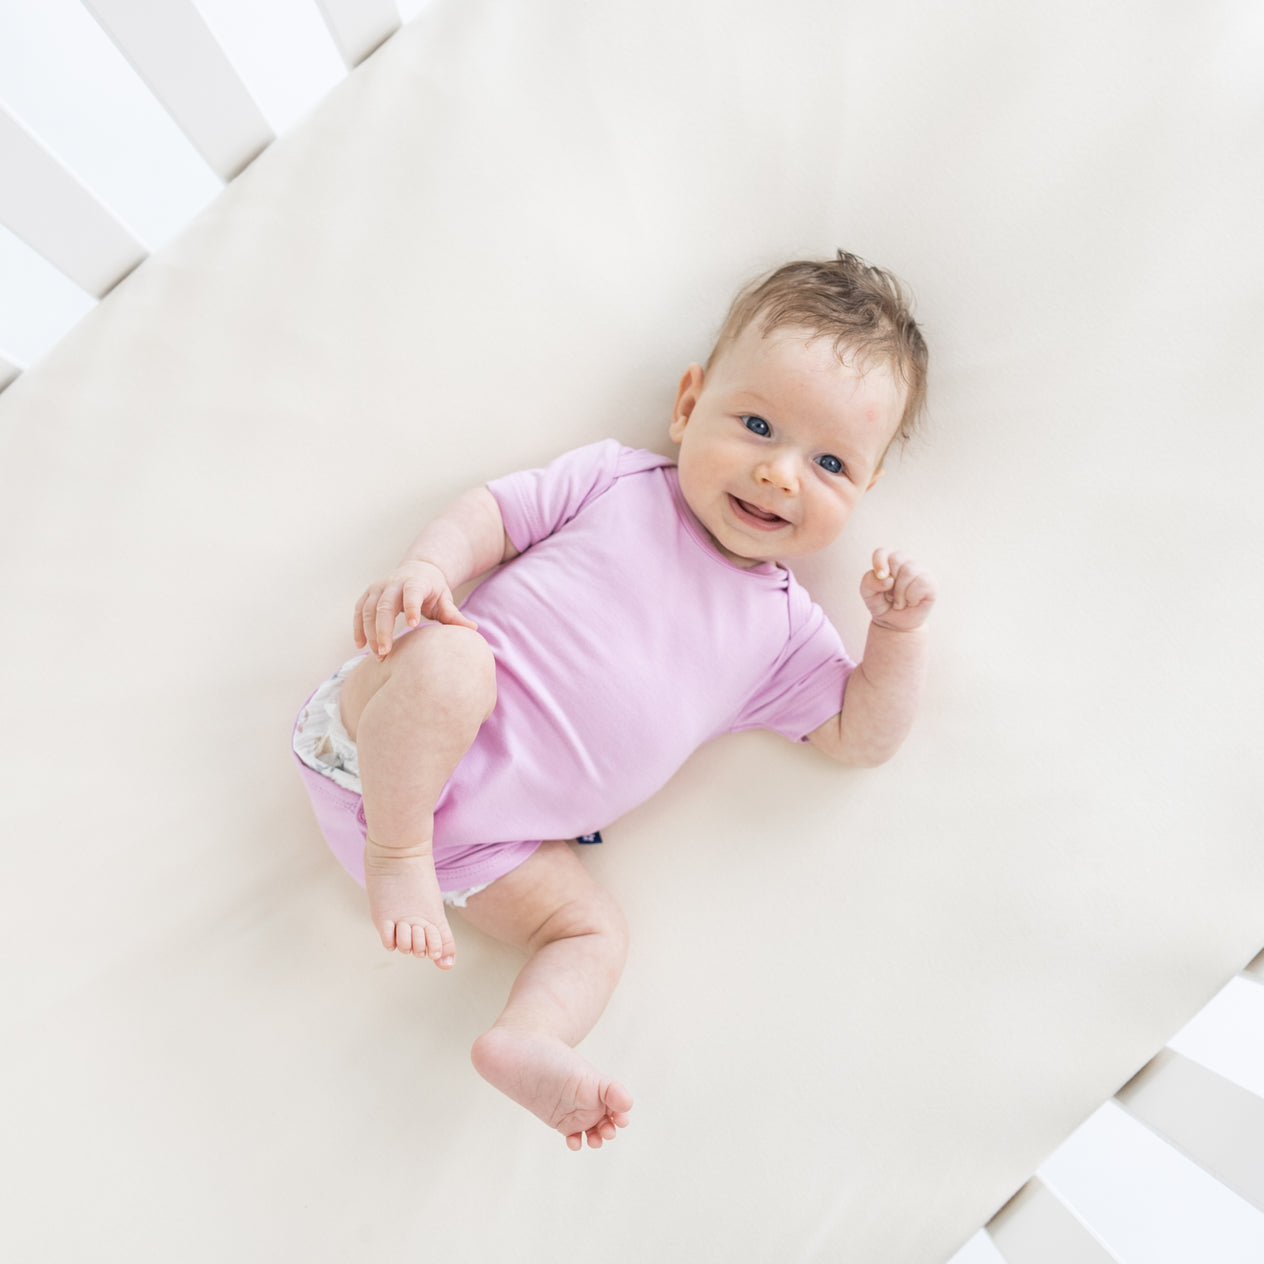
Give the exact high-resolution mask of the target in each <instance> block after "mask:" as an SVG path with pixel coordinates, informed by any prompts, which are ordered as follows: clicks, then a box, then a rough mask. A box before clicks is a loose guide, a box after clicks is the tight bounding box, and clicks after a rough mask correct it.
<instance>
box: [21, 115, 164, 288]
mask: <svg viewBox="0 0 1264 1264" xmlns="http://www.w3.org/2000/svg"><path fill="white" fill-rule="evenodd" d="M0 170H3V171H4V173H5V178H4V180H3V181H0V221H3V222H4V224H5V225H6V226H7V227H8V228H10V229H12V231H13V232H15V233H16V234H17V235H18V236H19V237H21V238H22V240H23V241H25V242H26V243H27V245H29V246H31V247H32V249H34V250H36V251H38V252H39V253H40V254H41V255H43V256H44V258H45V259H47V260H48V261H49V263H51V264H53V265H54V267H56V268H58V269H60V270H61V271H62V272H64V273H65V274H66V276H68V277H69V278H70V279H71V280H72V281H73V282H74V283H75V284H76V285H77V286H79V288H80V289H82V290H84V291H85V292H87V293H88V294H91V295H92V296H93V297H94V298H101V297H103V296H104V295H105V294H106V293H108V292H109V291H110V290H111V289H113V288H114V286H115V285H117V284H118V282H119V281H121V280H122V279H123V278H124V277H125V276H126V275H127V274H128V273H129V272H130V271H131V270H132V269H133V268H134V267H136V265H137V264H138V263H140V262H141V260H143V259H144V258H145V256H146V255H147V254H148V251H147V250H146V248H145V247H144V245H142V244H141V242H140V241H138V240H137V239H136V238H135V237H134V236H133V235H132V233H131V232H130V230H129V229H127V228H126V227H125V226H124V225H123V224H122V223H121V222H120V221H119V220H118V219H116V218H115V216H114V215H113V213H112V212H111V211H110V210H109V208H108V207H106V206H105V205H104V204H103V203H102V202H101V201H100V200H99V199H98V198H97V197H96V195H95V194H93V193H92V192H91V191H90V190H89V189H87V188H86V187H85V186H84V185H83V184H81V183H80V182H79V181H78V180H77V179H76V178H75V176H74V175H73V173H72V172H71V171H69V170H68V169H67V168H66V167H65V166H64V165H63V164H62V162H61V161H60V160H59V159H58V158H57V157H56V155H54V154H53V153H51V152H50V151H49V150H48V149H46V148H45V147H44V145H43V144H42V143H41V141H40V140H39V138H38V137H37V136H36V135H35V134H34V133H33V132H31V131H30V130H29V129H28V128H27V127H26V126H25V125H24V124H23V123H22V122H21V120H20V119H18V118H15V117H14V115H13V114H11V113H10V112H9V110H8V109H7V108H6V107H5V106H4V105H3V104H0Z"/></svg>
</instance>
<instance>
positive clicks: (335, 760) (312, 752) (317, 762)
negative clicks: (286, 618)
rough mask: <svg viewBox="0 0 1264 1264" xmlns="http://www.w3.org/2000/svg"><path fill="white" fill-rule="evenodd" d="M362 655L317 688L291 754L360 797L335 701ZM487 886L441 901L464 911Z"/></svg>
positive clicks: (355, 756)
mask: <svg viewBox="0 0 1264 1264" xmlns="http://www.w3.org/2000/svg"><path fill="white" fill-rule="evenodd" d="M364 658H365V655H363V654H357V655H356V656H355V658H351V659H348V660H347V661H346V662H345V663H343V665H342V666H341V667H339V668H338V670H337V671H336V672H334V674H333V675H332V676H330V678H329V679H328V680H327V681H325V683H324V684H323V685H321V687H320V688H319V689H317V690H316V692H315V693H314V694H312V696H311V699H310V700H309V702H308V704H307V706H306V707H304V708H303V711H302V714H300V716H299V718H298V724H297V726H296V727H295V730H294V753H295V754H296V755H297V756H298V757H299V759H301V760H302V761H303V763H305V764H306V765H307V766H308V767H309V768H311V769H313V770H315V771H316V772H318V773H320V775H321V776H322V777H328V778H329V780H330V781H334V782H337V784H338V785H340V786H342V787H343V789H345V790H351V791H354V792H355V793H356V794H363V793H364V791H363V790H361V788H360V756H359V752H358V751H357V750H356V744H355V742H353V741H352V740H351V735H350V734H349V733H348V732H347V730H346V728H345V727H344V726H343V723H342V709H341V707H340V706H339V702H338V699H339V697H340V696H341V694H342V682H343V681H344V680H346V678H347V677H348V676H350V675H351V673H352V671H353V670H354V669H355V668H356V667H357V666H359V664H360V663H361V662H362V661H363V659H364ZM490 885H491V884H490V883H487V882H484V883H482V884H481V885H479V886H476V887H464V888H462V889H461V890H460V891H445V892H444V893H443V902H444V903H445V904H450V905H453V906H454V907H456V908H464V907H465V901H466V900H468V899H469V898H470V896H471V895H475V894H477V892H479V891H485V890H486V889H487V888H488V886H490Z"/></svg>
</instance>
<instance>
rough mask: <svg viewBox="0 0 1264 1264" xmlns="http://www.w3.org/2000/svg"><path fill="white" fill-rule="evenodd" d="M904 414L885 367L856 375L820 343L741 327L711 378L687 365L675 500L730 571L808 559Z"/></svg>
mask: <svg viewBox="0 0 1264 1264" xmlns="http://www.w3.org/2000/svg"><path fill="white" fill-rule="evenodd" d="M903 409H904V392H903V390H902V388H901V387H900V386H899V384H898V383H897V382H896V380H895V378H894V376H893V374H892V372H891V369H890V368H889V367H888V366H885V365H879V366H875V367H873V368H871V369H869V370H868V371H866V372H864V373H857V372H856V371H855V370H854V369H850V368H847V367H845V366H844V365H842V364H840V363H839V361H838V357H837V356H836V355H835V354H834V349H833V346H832V345H831V342H830V340H829V339H826V338H818V339H816V340H815V341H812V342H809V341H808V333H807V331H803V330H797V329H781V330H774V331H773V333H772V334H770V335H769V336H768V337H767V338H765V337H764V336H763V335H762V334H761V333H760V332H759V329H758V326H757V325H750V326H748V327H747V328H746V329H745V330H743V331H742V333H741V334H740V335H739V337H738V338H737V340H736V341H735V342H734V343H733V345H732V346H731V347H729V348H728V350H727V351H725V352H724V353H723V354H722V355H721V356H720V357H719V358H718V359H717V360H716V361H715V363H714V364H712V366H711V369H710V371H709V372H707V373H704V372H703V370H702V369H701V368H700V367H699V366H698V365H696V364H691V365H690V366H689V368H688V370H687V371H686V372H685V376H684V379H683V380H682V381H681V384H680V391H679V393H678V395H677V398H676V408H675V412H674V414H673V418H672V424H671V436H672V438H673V439H674V440H675V441H676V442H677V443H679V444H680V460H679V470H680V489H681V492H682V494H683V495H684V497H685V501H686V503H687V504H688V505H689V508H690V509H692V510H693V512H694V515H695V516H696V517H697V519H698V520H699V521H700V522H701V523H702V525H703V526H704V527H705V528H706V530H707V532H708V533H709V534H710V536H711V538H712V540H714V541H715V544H716V547H717V548H718V549H719V550H720V552H721V553H723V554H724V555H725V556H726V557H727V558H728V559H729V560H730V561H732V562H735V563H736V564H737V565H739V566H747V567H749V566H755V565H757V564H758V563H759V562H765V561H767V562H771V561H782V560H785V559H788V558H792V557H802V556H804V555H805V554H807V553H815V552H816V551H817V550H819V549H823V548H825V547H826V546H827V545H828V544H830V543H831V542H832V541H833V540H835V539H836V538H837V537H838V534H839V532H841V531H842V529H843V527H844V526H845V525H846V523H847V519H848V518H849V517H850V516H851V513H852V510H853V509H854V508H855V507H856V505H857V503H858V502H859V500H860V498H861V496H863V495H864V493H865V492H866V491H868V490H869V488H870V487H872V486H873V485H874V483H876V482H877V481H878V478H879V476H880V474H881V472H882V471H881V462H882V455H883V453H884V452H885V451H886V448H887V445H888V443H890V441H891V438H892V436H893V435H894V434H895V430H896V427H897V426H898V425H899V421H900V416H901V413H902V412H903Z"/></svg>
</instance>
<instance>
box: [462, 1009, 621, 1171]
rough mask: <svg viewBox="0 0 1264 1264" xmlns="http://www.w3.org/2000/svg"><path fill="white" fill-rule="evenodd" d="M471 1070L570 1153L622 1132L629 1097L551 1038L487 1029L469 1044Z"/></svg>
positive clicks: (612, 1137)
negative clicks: (556, 1134) (524, 1110)
mask: <svg viewBox="0 0 1264 1264" xmlns="http://www.w3.org/2000/svg"><path fill="white" fill-rule="evenodd" d="M471 1057H472V1058H473V1061H474V1067H475V1069H476V1070H477V1071H478V1073H479V1074H480V1075H481V1076H482V1077H483V1079H485V1080H486V1081H487V1082H488V1083H489V1084H491V1085H492V1086H493V1087H495V1088H498V1089H500V1091H501V1092H502V1093H504V1094H505V1095H506V1096H508V1097H512V1098H513V1100H514V1101H515V1102H517V1103H518V1104H519V1105H520V1106H525V1107H526V1108H527V1109H528V1110H529V1111H530V1112H531V1113H532V1114H533V1115H534V1116H535V1117H536V1118H537V1119H542V1120H543V1121H544V1122H545V1123H546V1124H548V1126H549V1127H550V1128H556V1129H557V1130H558V1132H560V1133H561V1134H562V1135H563V1136H564V1137H565V1138H566V1144H567V1145H568V1146H570V1148H571V1149H572V1150H582V1149H583V1148H584V1137H585V1135H586V1136H587V1137H588V1144H589V1146H590V1147H591V1148H592V1149H594V1150H599V1149H601V1144H602V1142H603V1141H611V1140H613V1139H614V1136H615V1130H616V1129H618V1128H626V1127H627V1125H628V1111H630V1110H631V1109H632V1094H631V1093H629V1092H628V1090H627V1089H626V1088H624V1087H623V1085H622V1084H620V1083H619V1082H618V1081H617V1080H611V1079H606V1078H604V1077H603V1076H601V1075H600V1074H598V1072H597V1071H596V1069H595V1068H594V1067H593V1066H592V1065H591V1064H590V1063H588V1062H586V1061H585V1060H584V1059H583V1058H581V1057H580V1056H579V1054H577V1053H576V1052H575V1050H574V1049H572V1048H571V1047H570V1046H569V1045H568V1044H566V1043H565V1042H564V1041H562V1040H559V1039H558V1038H557V1037H556V1036H546V1035H543V1034H541V1033H539V1032H533V1031H521V1030H517V1029H513V1030H511V1029H507V1028H504V1027H493V1028H492V1029H491V1031H489V1032H487V1033H486V1034H485V1035H482V1036H480V1037H479V1038H478V1039H477V1040H476V1041H475V1042H474V1048H473V1050H472V1053H471Z"/></svg>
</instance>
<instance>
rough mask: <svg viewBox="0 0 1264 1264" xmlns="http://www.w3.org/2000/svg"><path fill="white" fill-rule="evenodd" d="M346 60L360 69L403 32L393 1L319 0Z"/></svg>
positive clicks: (326, 21) (322, 11)
mask: <svg viewBox="0 0 1264 1264" xmlns="http://www.w3.org/2000/svg"><path fill="white" fill-rule="evenodd" d="M316 3H317V5H318V6H319V7H320V11H321V13H323V14H324V16H325V23H326V25H327V26H328V27H329V33H330V34H331V35H332V36H333V37H334V43H335V44H337V45H338V51H339V52H340V53H341V54H342V60H343V61H345V62H346V63H347V65H348V66H358V65H359V64H360V63H361V62H362V61H363V60H364V59H365V58H366V57H367V56H368V55H369V54H370V53H371V52H372V51H373V50H374V49H375V48H377V47H379V46H380V45H381V44H382V43H383V42H384V41H386V40H388V39H390V37H391V36H392V35H394V34H395V32H396V31H397V30H399V13H398V11H397V10H396V8H395V5H394V3H392V0H316Z"/></svg>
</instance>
